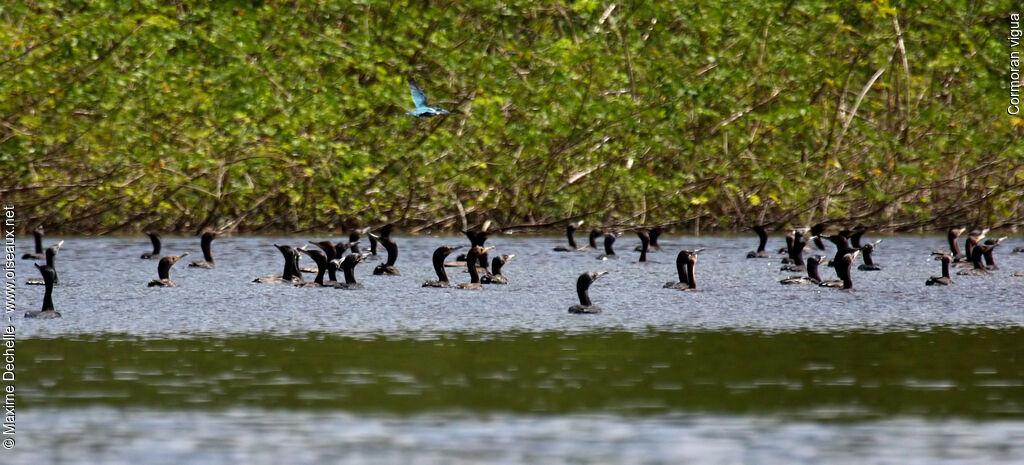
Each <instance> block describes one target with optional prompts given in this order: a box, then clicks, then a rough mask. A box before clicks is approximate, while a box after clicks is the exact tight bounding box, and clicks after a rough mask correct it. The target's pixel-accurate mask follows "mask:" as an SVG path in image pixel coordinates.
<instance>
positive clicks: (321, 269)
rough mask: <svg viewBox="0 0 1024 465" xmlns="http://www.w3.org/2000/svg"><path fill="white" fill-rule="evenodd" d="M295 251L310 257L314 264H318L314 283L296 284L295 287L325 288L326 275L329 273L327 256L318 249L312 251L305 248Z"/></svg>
mask: <svg viewBox="0 0 1024 465" xmlns="http://www.w3.org/2000/svg"><path fill="white" fill-rule="evenodd" d="M295 250H298V251H299V252H301V253H304V254H306V255H309V258H312V259H313V262H314V263H316V278H313V282H301V283H296V284H295V287H323V286H324V274H326V273H327V269H328V266H327V262H328V260H327V254H325V253H324V252H323V251H322V250H317V249H311V250H310V249H306V248H304V247H303V248H298V249H295Z"/></svg>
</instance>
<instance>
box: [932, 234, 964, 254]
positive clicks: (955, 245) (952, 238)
mask: <svg viewBox="0 0 1024 465" xmlns="http://www.w3.org/2000/svg"><path fill="white" fill-rule="evenodd" d="M964 231H967V228H959V227H952V228H949V231H947V232H946V241H947V242H949V253H951V254H953V255H952V256H951V257H950V258H951V259H952V260H953V261H954V262H959V261H962V260H966V259H967V256H966V255H964V254H963V252H961V251H960V243H959V242H957V239H959V238H960V235H961V234H963V233H964ZM938 252H945V251H944V250H936V251H935V252H933V253H932V255H935V259H936V260H941V259H942V255H943V254H942V253H938Z"/></svg>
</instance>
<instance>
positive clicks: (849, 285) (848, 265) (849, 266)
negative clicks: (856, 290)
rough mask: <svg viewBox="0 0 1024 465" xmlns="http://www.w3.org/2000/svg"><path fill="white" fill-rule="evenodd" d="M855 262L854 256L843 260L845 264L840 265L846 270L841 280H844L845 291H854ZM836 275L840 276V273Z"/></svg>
mask: <svg viewBox="0 0 1024 465" xmlns="http://www.w3.org/2000/svg"><path fill="white" fill-rule="evenodd" d="M853 260H854V258H853V256H849V255H848V256H847V258H846V259H844V260H843V264H842V265H840V266H841V267H842V268H843V270H844V272H843V276H842V277H841V278H840V279H842V280H843V289H853V277H852V276H851V271H852V270H853ZM836 274H838V272H836Z"/></svg>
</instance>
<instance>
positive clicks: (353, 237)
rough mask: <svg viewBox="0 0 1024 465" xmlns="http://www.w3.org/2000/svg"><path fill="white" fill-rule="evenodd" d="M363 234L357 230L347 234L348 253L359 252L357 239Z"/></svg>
mask: <svg viewBox="0 0 1024 465" xmlns="http://www.w3.org/2000/svg"><path fill="white" fill-rule="evenodd" d="M362 237H363V236H362V235H361V234H359V231H352V232H351V233H349V235H348V251H349V253H361V251H360V250H359V239H361V238H362Z"/></svg>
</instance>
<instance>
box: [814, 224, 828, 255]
mask: <svg viewBox="0 0 1024 465" xmlns="http://www.w3.org/2000/svg"><path fill="white" fill-rule="evenodd" d="M827 227H828V224H825V223H818V224H816V225H814V226H811V231H810V233H811V237H812V238H814V247H816V248H817V249H818V250H825V243H824V242H823V241H822V240H821V233H823V232H825V228H827Z"/></svg>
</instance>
